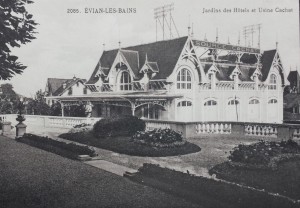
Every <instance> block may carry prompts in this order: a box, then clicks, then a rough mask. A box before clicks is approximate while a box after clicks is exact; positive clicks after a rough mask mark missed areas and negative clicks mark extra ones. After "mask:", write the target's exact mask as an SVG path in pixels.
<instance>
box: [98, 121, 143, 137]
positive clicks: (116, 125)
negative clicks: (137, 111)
mask: <svg viewBox="0 0 300 208" xmlns="http://www.w3.org/2000/svg"><path fill="white" fill-rule="evenodd" d="M145 128H146V124H145V121H143V120H141V119H139V118H137V117H135V116H122V117H115V118H103V119H101V120H100V121H97V122H96V123H95V124H94V127H93V132H94V135H95V136H96V137H106V136H132V135H133V134H135V133H136V132H137V131H144V130H145Z"/></svg>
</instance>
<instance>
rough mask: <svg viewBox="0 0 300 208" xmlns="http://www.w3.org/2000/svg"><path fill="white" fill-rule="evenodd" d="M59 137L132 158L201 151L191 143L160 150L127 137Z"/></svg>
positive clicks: (86, 134) (80, 133)
mask: <svg viewBox="0 0 300 208" xmlns="http://www.w3.org/2000/svg"><path fill="white" fill-rule="evenodd" d="M59 137H61V138H63V139H67V140H71V141H75V142H79V143H82V144H87V145H91V146H94V147H98V148H102V149H106V150H110V151H113V152H117V153H120V154H127V155H132V156H147V157H165V156H176V155H185V154H190V153H195V152H199V151H200V150H201V148H200V147H199V146H197V145H195V144H192V143H189V142H186V143H185V144H183V145H182V146H177V147H171V148H167V147H163V148H162V147H161V148H159V147H151V146H147V145H142V144H137V143H134V142H133V141H132V140H131V137H126V136H116V137H103V138H96V137H95V136H94V135H93V134H92V133H91V132H78V133H65V134H61V135H60V136H59Z"/></svg>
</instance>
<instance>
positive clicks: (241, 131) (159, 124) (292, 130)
mask: <svg viewBox="0 0 300 208" xmlns="http://www.w3.org/2000/svg"><path fill="white" fill-rule="evenodd" d="M145 121H146V129H148V130H150V129H154V128H171V129H173V130H175V131H178V132H181V133H182V134H183V136H184V137H197V136H199V135H216V134H219V135H232V136H237V137H238V136H251V137H268V138H274V139H280V140H287V139H300V125H295V124H272V123H245V122H213V121H212V122H175V121H161V120H145Z"/></svg>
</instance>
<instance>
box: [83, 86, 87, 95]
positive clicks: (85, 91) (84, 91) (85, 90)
mask: <svg viewBox="0 0 300 208" xmlns="http://www.w3.org/2000/svg"><path fill="white" fill-rule="evenodd" d="M83 94H84V95H86V94H87V87H86V86H85V87H84V88H83Z"/></svg>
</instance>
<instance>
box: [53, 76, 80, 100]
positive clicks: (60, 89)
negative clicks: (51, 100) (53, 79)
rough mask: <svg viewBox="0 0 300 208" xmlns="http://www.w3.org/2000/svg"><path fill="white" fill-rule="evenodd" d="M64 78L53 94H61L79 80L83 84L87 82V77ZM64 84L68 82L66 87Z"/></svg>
mask: <svg viewBox="0 0 300 208" xmlns="http://www.w3.org/2000/svg"><path fill="white" fill-rule="evenodd" d="M64 80H65V81H64V82H62V83H61V85H60V86H59V87H58V88H57V89H56V91H54V92H53V93H52V96H60V95H61V94H63V93H64V92H65V91H67V90H68V89H69V88H70V87H72V86H73V85H75V84H76V83H77V82H81V83H82V84H84V83H85V82H86V79H80V78H76V79H64ZM64 84H66V86H65V87H64Z"/></svg>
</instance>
